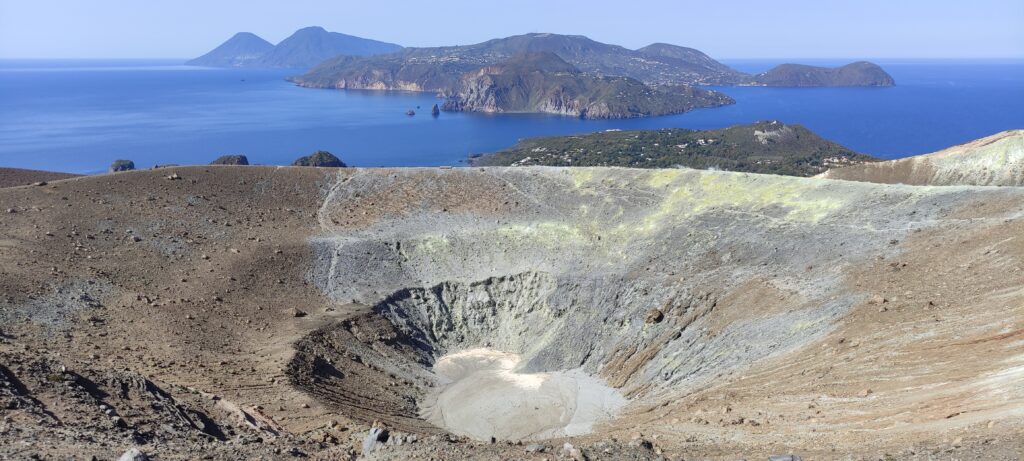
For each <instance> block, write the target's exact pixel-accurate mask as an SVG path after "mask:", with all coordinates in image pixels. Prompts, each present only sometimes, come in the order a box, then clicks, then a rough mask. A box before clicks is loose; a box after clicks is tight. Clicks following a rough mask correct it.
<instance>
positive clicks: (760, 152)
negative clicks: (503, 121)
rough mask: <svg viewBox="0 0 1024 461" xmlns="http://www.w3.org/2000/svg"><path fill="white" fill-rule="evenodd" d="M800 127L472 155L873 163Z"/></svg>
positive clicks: (648, 164) (676, 133) (776, 125)
mask: <svg viewBox="0 0 1024 461" xmlns="http://www.w3.org/2000/svg"><path fill="white" fill-rule="evenodd" d="M874 161H878V159H876V158H874V157H871V156H869V155H864V154H859V153H857V152H854V151H852V150H850V149H847V148H846V147H843V146H841V145H839V144H836V143H834V142H831V141H828V140H826V139H823V138H821V137H820V136H818V135H816V134H814V133H813V132H811V131H810V130H808V129H807V128H804V127H803V126H800V125H785V124H783V123H780V122H777V121H766V122H758V123H754V124H750V125H737V126H733V127H729V128H724V129H720V130H707V131H697V130H686V129H664V130H648V131H605V132H601V133H594V134H588V135H581V136H557V137H545V138H531V139H527V140H524V141H521V142H520V143H518V144H516V145H515V146H513V147H511V148H509V149H507V150H504V151H501V152H497V153H494V154H489V155H484V156H482V157H477V158H474V159H471V163H472V164H473V165H476V166H528V165H547V166H622V167H633V168H674V167H688V168H698V169H721V170H729V171H746V172H752V173H769V174H781V175H790V176H813V175H816V174H818V173H821V172H823V171H825V170H827V169H828V168H831V167H838V166H845V165H851V164H858V163H864V162H874Z"/></svg>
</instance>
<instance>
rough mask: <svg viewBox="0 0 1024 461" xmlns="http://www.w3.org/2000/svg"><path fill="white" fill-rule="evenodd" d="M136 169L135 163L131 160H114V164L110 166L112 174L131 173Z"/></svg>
mask: <svg viewBox="0 0 1024 461" xmlns="http://www.w3.org/2000/svg"><path fill="white" fill-rule="evenodd" d="M134 169H135V162H133V161H131V160H114V163H111V164H110V172H111V173H117V172H118V171H131V170H134Z"/></svg>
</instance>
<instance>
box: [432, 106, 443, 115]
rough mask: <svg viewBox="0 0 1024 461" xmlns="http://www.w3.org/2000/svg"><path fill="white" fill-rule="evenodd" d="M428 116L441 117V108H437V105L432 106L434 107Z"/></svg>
mask: <svg viewBox="0 0 1024 461" xmlns="http://www.w3.org/2000/svg"><path fill="white" fill-rule="evenodd" d="M430 115H433V116H434V117H437V116H439V115H441V108H440V107H437V104H434V107H433V108H431V109H430Z"/></svg>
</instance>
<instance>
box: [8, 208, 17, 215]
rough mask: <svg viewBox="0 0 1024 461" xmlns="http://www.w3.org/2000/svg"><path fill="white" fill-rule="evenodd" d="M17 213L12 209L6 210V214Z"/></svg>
mask: <svg viewBox="0 0 1024 461" xmlns="http://www.w3.org/2000/svg"><path fill="white" fill-rule="evenodd" d="M17 212H18V210H15V209H14V208H8V209H7V213H8V214H14V213H17Z"/></svg>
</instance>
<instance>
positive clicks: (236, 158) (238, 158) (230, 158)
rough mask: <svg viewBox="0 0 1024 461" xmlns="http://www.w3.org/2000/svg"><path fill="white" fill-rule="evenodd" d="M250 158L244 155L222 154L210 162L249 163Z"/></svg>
mask: <svg viewBox="0 0 1024 461" xmlns="http://www.w3.org/2000/svg"><path fill="white" fill-rule="evenodd" d="M248 164H249V159H248V158H246V157H245V156H244V155H222V156H220V157H217V160H214V161H212V162H210V165H248Z"/></svg>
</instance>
